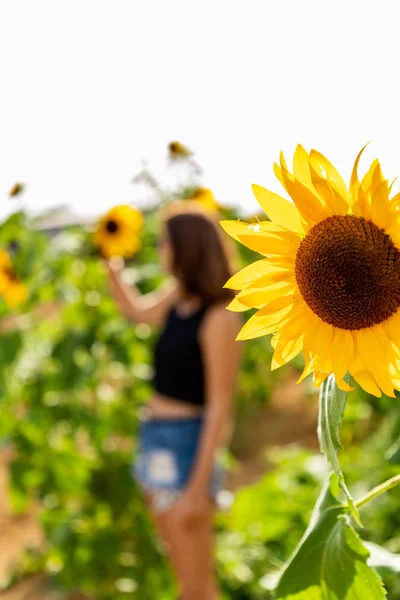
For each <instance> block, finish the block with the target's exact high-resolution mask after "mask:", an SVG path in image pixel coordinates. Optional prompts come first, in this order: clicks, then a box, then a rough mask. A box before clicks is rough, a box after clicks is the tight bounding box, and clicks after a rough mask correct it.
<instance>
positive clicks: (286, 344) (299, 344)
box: [271, 334, 304, 371]
mask: <svg viewBox="0 0 400 600" xmlns="http://www.w3.org/2000/svg"><path fill="white" fill-rule="evenodd" d="M303 339H304V334H302V335H300V336H298V337H297V338H296V337H294V338H292V339H289V340H287V339H284V338H279V340H278V343H277V345H276V348H275V352H274V355H273V357H272V361H271V371H274V370H275V369H278V368H279V367H281V366H282V365H284V364H286V363H288V362H290V361H291V360H293V358H295V357H296V356H297V355H298V354H300V352H301V351H302V349H303Z"/></svg>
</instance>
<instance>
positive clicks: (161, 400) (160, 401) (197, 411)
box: [143, 393, 233, 447]
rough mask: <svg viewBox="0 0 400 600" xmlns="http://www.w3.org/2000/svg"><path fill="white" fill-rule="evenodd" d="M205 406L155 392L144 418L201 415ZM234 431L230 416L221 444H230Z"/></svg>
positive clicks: (183, 417) (222, 433)
mask: <svg viewBox="0 0 400 600" xmlns="http://www.w3.org/2000/svg"><path fill="white" fill-rule="evenodd" d="M204 412H205V411H204V407H202V406H195V405H194V404H189V403H188V402H183V401H182V400H177V399H176V398H170V397H169V396H163V395H162V394H158V393H155V394H154V395H153V396H151V398H150V400H149V402H148V404H147V405H146V407H145V409H144V414H143V416H144V419H147V418H149V419H186V418H191V417H192V418H193V417H201V416H203V415H204ZM232 432H233V419H232V417H229V419H228V421H227V423H226V424H225V426H224V428H223V431H222V432H221V442H220V446H221V447H224V446H227V445H228V444H229V441H230V439H231V437H232Z"/></svg>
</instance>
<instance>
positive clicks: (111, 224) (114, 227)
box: [106, 219, 119, 233]
mask: <svg viewBox="0 0 400 600" xmlns="http://www.w3.org/2000/svg"><path fill="white" fill-rule="evenodd" d="M106 229H107V231H108V233H116V232H117V231H118V229H119V225H118V223H117V221H113V220H112V219H111V220H110V221H107V224H106Z"/></svg>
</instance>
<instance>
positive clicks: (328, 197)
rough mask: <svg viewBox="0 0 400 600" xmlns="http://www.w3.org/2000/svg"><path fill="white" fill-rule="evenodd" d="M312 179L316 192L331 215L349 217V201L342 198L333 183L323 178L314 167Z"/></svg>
mask: <svg viewBox="0 0 400 600" xmlns="http://www.w3.org/2000/svg"><path fill="white" fill-rule="evenodd" d="M311 177H312V182H313V185H314V187H315V189H316V191H317V192H318V194H319V196H320V197H321V198H322V200H323V201H324V203H325V204H326V206H327V207H328V209H329V210H330V211H331V213H332V214H334V215H347V213H348V212H349V205H348V203H347V200H345V199H344V198H342V196H341V195H340V194H339V192H337V190H336V189H335V187H334V186H333V185H332V184H331V182H330V181H329V180H327V179H326V178H324V177H322V176H321V174H320V173H319V172H318V171H316V170H315V169H314V168H313V167H311Z"/></svg>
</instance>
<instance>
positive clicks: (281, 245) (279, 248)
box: [238, 230, 301, 256]
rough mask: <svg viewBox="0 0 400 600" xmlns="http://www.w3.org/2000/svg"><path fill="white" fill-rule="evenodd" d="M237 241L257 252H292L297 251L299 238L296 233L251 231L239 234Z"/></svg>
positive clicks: (264, 253)
mask: <svg viewBox="0 0 400 600" xmlns="http://www.w3.org/2000/svg"><path fill="white" fill-rule="evenodd" d="M238 237H239V241H240V242H241V243H242V244H243V245H244V246H246V247H247V248H250V250H254V251H255V252H258V253H259V254H263V255H265V256H268V255H269V254H292V255H294V254H295V253H296V252H297V249H298V247H299V245H300V242H301V238H300V237H299V235H298V234H296V233H290V232H288V231H287V232H285V233H276V234H275V233H269V232H266V231H262V230H259V231H253V232H252V233H251V234H246V235H239V236H238Z"/></svg>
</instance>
